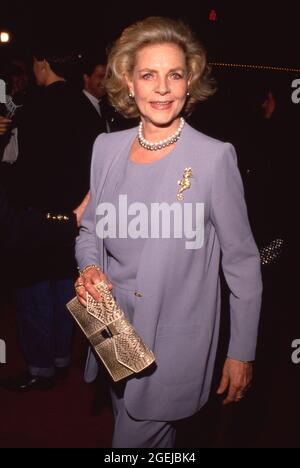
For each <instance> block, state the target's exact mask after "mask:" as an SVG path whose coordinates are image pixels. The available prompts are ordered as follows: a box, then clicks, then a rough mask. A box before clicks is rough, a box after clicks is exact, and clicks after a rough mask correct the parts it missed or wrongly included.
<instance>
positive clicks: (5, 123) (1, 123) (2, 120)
mask: <svg viewBox="0 0 300 468" xmlns="http://www.w3.org/2000/svg"><path fill="white" fill-rule="evenodd" d="M11 122H12V121H11V120H10V119H7V118H6V117H2V116H1V115H0V136H2V135H5V133H6V132H7V130H8V128H9V126H10V124H11Z"/></svg>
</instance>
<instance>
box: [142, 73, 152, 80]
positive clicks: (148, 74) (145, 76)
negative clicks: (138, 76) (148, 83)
mask: <svg viewBox="0 0 300 468" xmlns="http://www.w3.org/2000/svg"><path fill="white" fill-rule="evenodd" d="M151 78H152V73H145V75H143V79H144V80H150V79H151Z"/></svg>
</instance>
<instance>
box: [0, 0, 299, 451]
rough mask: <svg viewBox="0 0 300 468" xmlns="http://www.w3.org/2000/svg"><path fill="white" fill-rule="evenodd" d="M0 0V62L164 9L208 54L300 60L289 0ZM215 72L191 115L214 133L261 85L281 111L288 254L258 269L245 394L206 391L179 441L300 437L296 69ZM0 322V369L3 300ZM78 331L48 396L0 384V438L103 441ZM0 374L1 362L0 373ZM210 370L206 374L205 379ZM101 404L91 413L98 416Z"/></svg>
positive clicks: (100, 39) (241, 118) (281, 188)
mask: <svg viewBox="0 0 300 468" xmlns="http://www.w3.org/2000/svg"><path fill="white" fill-rule="evenodd" d="M0 1H1V3H0V30H8V31H10V32H11V34H12V38H13V40H12V43H11V44H10V45H1V44H0V61H2V63H3V62H5V60H6V58H7V57H9V56H11V55H16V54H17V55H18V54H21V55H24V56H25V57H28V59H30V56H31V54H30V51H31V49H32V47H36V46H37V45H38V44H39V43H40V41H43V40H45V38H46V39H47V41H48V42H49V41H50V42H51V41H53V42H55V43H61V44H62V46H66V45H68V46H69V47H71V49H73V50H74V51H78V52H81V51H84V50H86V49H91V48H93V49H94V50H95V51H97V50H99V49H101V48H103V47H106V46H108V45H109V44H111V42H112V41H114V40H115V39H116V38H117V37H118V36H119V34H120V33H121V31H122V30H123V29H124V27H126V26H127V25H129V24H131V23H132V22H133V21H136V20H139V19H142V18H144V17H146V16H149V15H162V16H170V17H174V18H181V19H183V20H186V21H187V22H188V23H190V24H191V25H192V27H193V29H194V30H195V32H196V33H197V35H198V36H199V37H200V38H201V39H202V40H203V42H204V43H205V45H206V47H207V50H208V57H209V60H210V61H211V62H225V63H236V64H248V65H267V66H275V67H287V68H297V69H300V55H299V50H298V48H300V47H299V45H298V44H299V23H300V17H299V15H298V10H297V6H296V5H297V2H295V1H285V2H281V3H279V4H278V5H275V4H274V2H267V1H263V2H262V1H260V2H253V1H252V2H250V1H244V2H241V1H228V0H223V1H201V0H200V1H197V2H187V1H181V2H180V3H179V5H178V6H176V5H175V4H174V3H175V2H165V1H163V0H161V1H160V2H154V1H151V2H149V3H148V4H144V3H143V1H139V2H131V1H129V0H127V1H126V2H125V1H124V2H122V3H120V2H116V1H113V0H110V2H108V1H107V2H101V1H100V0H99V1H98V2H89V1H85V2H84V3H75V1H73V2H63V1H60V2H57V1H50V2H47V3H46V2H39V3H38V2H36V3H34V2H29V1H14V0H9V1H8V0H0ZM177 1H178V0H177ZM145 3H146V2H145ZM211 9H216V11H217V15H218V20H217V21H215V22H211V21H209V19H208V18H209V12H210V10H211ZM213 74H214V75H215V76H216V78H217V81H218V87H219V92H218V94H217V95H216V98H212V99H211V101H209V103H208V104H206V103H205V104H203V105H202V106H201V107H200V110H202V112H203V113H202V114H201V112H200V114H196V118H195V121H196V124H198V123H199V127H200V129H201V130H203V131H205V132H207V133H208V134H211V135H212V136H216V137H218V138H221V139H223V138H224V139H227V138H228V140H227V141H232V138H233V137H234V135H235V133H238V132H237V130H243V131H245V130H246V131H247V130H248V128H250V127H249V119H248V118H247V117H248V116H247V111H248V110H251V109H252V107H254V105H255V104H256V105H257V104H258V103H259V100H258V95H257V93H261V92H262V91H264V92H265V91H266V90H268V89H272V90H273V91H275V95H276V102H277V108H278V111H279V114H280V119H279V120H278V121H275V127H274V128H276V129H277V130H276V131H274V132H273V133H274V139H273V140H272V141H271V148H272V151H273V149H274V155H273V154H271V156H272V158H271V159H276V153H278V154H279V157H278V163H279V172H280V173H281V176H282V177H281V178H280V184H278V190H276V192H277V191H278V192H279V193H280V194H281V193H283V194H284V195H285V197H286V199H287V200H288V201H287V203H286V206H285V209H284V213H280V212H278V220H279V224H282V225H284V228H285V231H287V242H286V245H287V253H286V254H285V257H284V259H283V260H284V261H283V263H281V264H279V265H278V266H277V270H276V267H275V271H272V270H266V271H265V272H264V279H265V304H264V308H263V314H262V322H261V331H260V336H259V345H258V355H257V356H258V358H257V363H256V376H255V387H254V390H253V393H252V395H249V398H248V399H246V400H245V401H244V403H242V404H241V405H240V406H236V407H231V408H227V409H223V408H221V406H220V404H219V402H216V401H215V399H214V398H212V400H211V403H210V404H209V405H208V406H207V407H206V409H204V411H203V412H201V413H200V417H199V418H198V417H196V418H195V419H193V420H192V421H187V422H186V424H185V425H184V426H183V428H182V431H181V439H180V442H179V443H180V444H181V445H179V446H180V447H222V448H223V447H226V448H228V447H234V448H236V447H243V448H244V447H250V448H253V447H255V448H257V447H272V448H274V447H289V448H290V447H299V446H300V438H299V421H300V405H299V392H300V379H299V375H300V374H299V372H300V364H298V365H295V364H293V363H292V361H291V354H292V351H293V349H292V347H291V344H292V341H293V340H295V339H297V338H299V337H300V323H299V301H298V298H296V295H297V293H298V289H299V287H298V284H297V283H298V278H299V272H298V270H299V266H298V265H299V260H298V257H299V234H298V227H297V226H298V224H299V223H298V222H297V217H298V216H297V215H298V212H299V207H298V199H299V188H298V187H299V181H298V171H297V165H298V159H299V144H298V133H299V131H298V123H299V111H300V104H299V105H295V104H292V101H291V93H292V89H291V84H292V81H293V79H294V78H299V76H300V73H297V72H291V71H290V72H288V71H271V70H269V71H268V70H265V71H263V70H255V69H247V68H243V69H237V68H228V69H225V68H222V67H221V68H219V67H214V68H213ZM261 97H262V95H261ZM214 99H215V100H214ZM260 104H261V102H260ZM228 109H229V110H228ZM249 135H250V136H249V142H250V143H252V147H250V150H251V151H250V150H249V151H248V152H250V159H251V162H252V160H254V163H257V162H259V152H258V151H257V149H259V148H260V146H261V143H262V142H261V141H259V140H258V141H257V140H256V139H255V138H253V136H252V135H251V130H249ZM228 136H230V137H228ZM277 136H278V137H280V138H279V139H280V140H281V141H282V142H283V151H281V149H279V148H281V147H279V148H277V151H276V143H277V138H276V137H277ZM231 137H232V138H231ZM250 137H251V138H250ZM256 141H257V147H256V146H255V144H256ZM233 142H234V143H235V141H234V138H233ZM253 144H254V146H253ZM246 147H247V144H246ZM252 150H253V151H252ZM239 154H242V152H239ZM252 156H253V158H252ZM255 156H256V159H255ZM273 156H274V158H273ZM247 162H248V161H247ZM254 169H255V170H256V169H258V170H257V172H258V179H256V178H255V177H256V175H255V171H254V179H253V180H254V182H253V187H254V189H255V188H256V180H261V179H262V177H261V172H260V169H259V166H257V167H254ZM261 182H262V183H263V182H264V181H263V180H261ZM276 189H277V187H276ZM283 214H284V216H283ZM281 218H282V219H281ZM283 219H284V221H283ZM266 224H267V221H266ZM0 312H2V311H0ZM0 331H1V333H0V337H3V338H4V339H5V340H6V342H7V343H15V347H14V346H12V345H10V350H11V349H13V351H11V352H12V353H13V355H12V356H11V355H10V356H8V362H9V363H10V364H9V366H10V367H9V372H13V371H15V372H16V370H18V369H19V368H20V367H21V365H22V363H21V360H20V359H21V358H20V356H19V355H17V351H16V350H17V338H16V331H15V321H14V314H13V312H12V311H11V309H7V311H4V313H3V314H2V315H1V313H0ZM80 340H81V338H80V335H79V344H78V338H77V345H76V349H75V356H74V364H73V368H72V375H71V380H68V381H67V382H66V383H65V384H62V385H61V386H59V387H58V388H57V389H55V390H54V393H53V394H52V395H51V397H48V399H45V398H44V396H43V395H40V394H30V393H29V394H28V395H22V396H17V398H16V396H14V395H7V394H6V393H5V394H4V392H3V391H2V390H0V393H1V394H0V403H1V402H2V401H3V403H4V405H3V408H1V416H2V418H3V424H2V427H1V431H0V447H1V446H2V447H16V446H17V447H20V446H22V447H23V446H24V447H35V448H36V447H45V446H46V447H54V446H55V447H66V446H68V447H78V446H84V447H99V445H100V446H102V447H107V446H108V445H107V444H109V443H110V437H111V430H112V418H111V413H110V411H109V410H108V409H107V407H108V405H107V404H106V401H105V391H104V390H103V388H101V389H98V388H97V387H96V388H94V387H91V386H85V385H83V382H82V367H83V365H84V354H85V343H83V342H82V341H80ZM224 349H225V346H224ZM221 357H222V358H223V356H221ZM221 361H222V359H220V363H221ZM222 362H223V361H222ZM4 367H6V366H4ZM1 370H2V369H1ZM219 370H220V369H219ZM7 372H8V370H7V369H5V368H3V374H4V373H7ZM218 379H219V374H218V373H217V372H216V379H215V383H217V382H218ZM79 401H80V402H81V404H80V405H79V404H78V402H79ZM32 408H34V411H32ZM100 414H101V418H98V416H99V415H100ZM57 415H60V417H59V418H58V417H57ZM28 421H30V424H29V423H28ZM28 429H29V430H28Z"/></svg>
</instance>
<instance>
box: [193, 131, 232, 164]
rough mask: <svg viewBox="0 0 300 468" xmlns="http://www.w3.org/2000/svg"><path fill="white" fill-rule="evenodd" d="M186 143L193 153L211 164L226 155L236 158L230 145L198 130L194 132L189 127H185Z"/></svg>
mask: <svg viewBox="0 0 300 468" xmlns="http://www.w3.org/2000/svg"><path fill="white" fill-rule="evenodd" d="M186 141H187V142H188V143H187V144H189V146H190V148H191V149H193V150H194V152H195V153H197V154H198V155H199V154H201V155H202V156H203V157H205V158H206V159H209V160H210V161H211V162H212V161H214V162H217V161H218V160H220V159H221V160H222V159H224V157H225V158H226V156H228V155H230V156H234V158H235V157H236V153H235V148H234V146H233V145H232V144H231V143H229V142H225V141H221V140H217V139H216V138H213V137H211V136H209V135H206V134H205V133H202V132H200V131H199V130H195V129H194V128H193V127H191V126H190V125H187V126H186Z"/></svg>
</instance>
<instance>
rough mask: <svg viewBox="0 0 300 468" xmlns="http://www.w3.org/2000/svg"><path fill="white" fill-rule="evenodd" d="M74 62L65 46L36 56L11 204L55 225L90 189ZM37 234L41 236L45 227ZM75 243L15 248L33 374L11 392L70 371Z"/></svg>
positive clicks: (20, 313)
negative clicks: (70, 303) (72, 79)
mask: <svg viewBox="0 0 300 468" xmlns="http://www.w3.org/2000/svg"><path fill="white" fill-rule="evenodd" d="M75 64H76V57H75V55H74V54H73V53H70V52H68V51H64V50H62V49H61V45H59V46H57V47H54V45H52V46H51V47H46V46H41V47H40V48H39V50H36V51H35V52H34V54H33V72H34V75H35V78H36V82H37V84H38V86H39V88H40V91H39V92H37V93H36V95H35V96H34V98H33V99H32V101H30V102H27V103H26V106H24V112H23V113H22V120H21V121H20V123H19V126H18V140H19V157H18V160H17V162H16V164H15V166H16V167H15V171H16V173H15V184H14V185H15V186H14V189H15V194H14V198H13V203H14V206H16V207H17V209H18V210H20V211H21V212H22V211H23V212H24V211H31V210H33V211H34V212H40V213H45V214H48V217H49V218H50V220H51V219H53V218H55V217H56V216H57V215H65V214H67V213H70V212H72V211H73V209H74V207H76V206H78V205H79V204H80V203H81V201H82V200H83V198H84V197H85V195H86V194H87V193H88V191H89V164H90V162H89V160H88V158H87V157H86V153H83V152H82V151H81V147H80V138H81V135H82V133H83V132H84V122H83V121H81V120H80V115H79V114H78V108H77V100H76V96H75V92H74V91H73V89H72V88H71V86H69V84H68V78H69V76H70V75H71V74H72V70H73V69H74V66H75ZM35 229H36V231H35V232H34V237H35V238H36V237H37V236H38V235H39V230H40V229H41V230H42V231H43V227H42V225H40V224H36V226H35ZM74 240H75V239H74V237H73V238H72V239H70V241H69V242H68V243H67V244H66V242H64V239H63V238H60V237H59V238H58V239H56V241H55V240H54V239H53V243H51V245H47V246H45V245H41V244H38V245H37V246H35V248H32V243H29V244H28V245H26V246H25V248H24V249H22V250H21V251H18V256H17V261H18V262H19V264H20V265H21V269H22V265H24V269H26V271H23V274H20V275H18V278H17V279H16V283H17V291H16V304H17V325H18V330H19V335H20V341H21V347H22V351H23V354H24V357H25V359H26V362H27V365H28V369H27V370H26V371H25V372H24V373H22V374H21V375H20V376H17V377H16V378H13V379H11V380H10V382H9V384H8V385H7V388H10V389H12V390H19V391H25V390H31V389H50V388H52V387H53V384H54V383H55V379H56V377H57V378H59V377H63V376H66V375H67V373H68V370H69V366H70V362H71V346H72V337H73V328H74V324H73V320H72V318H71V317H70V314H69V313H68V311H67V309H66V307H65V305H66V303H67V302H68V301H69V300H70V299H71V298H72V297H73V296H74V286H73V283H74V276H75V275H76V263H75V259H74Z"/></svg>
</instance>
